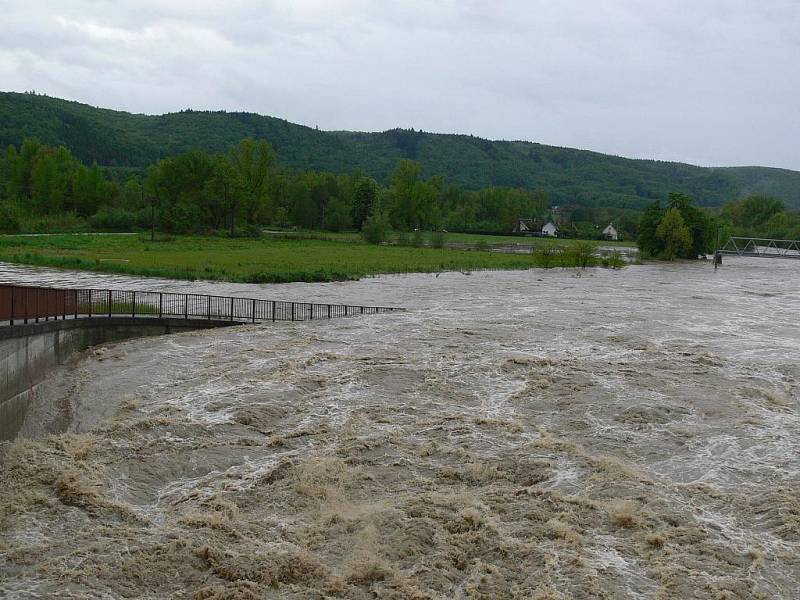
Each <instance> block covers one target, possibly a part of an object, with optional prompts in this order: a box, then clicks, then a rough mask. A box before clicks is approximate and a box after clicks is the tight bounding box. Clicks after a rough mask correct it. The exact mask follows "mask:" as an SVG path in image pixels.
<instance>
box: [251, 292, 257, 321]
mask: <svg viewBox="0 0 800 600" xmlns="http://www.w3.org/2000/svg"><path fill="white" fill-rule="evenodd" d="M251 312H252V313H253V314H252V315H251V316H252V317H253V323H255V322H256V299H255V298H253V310H252V311H251Z"/></svg>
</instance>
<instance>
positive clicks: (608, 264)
mask: <svg viewBox="0 0 800 600" xmlns="http://www.w3.org/2000/svg"><path fill="white" fill-rule="evenodd" d="M601 264H602V265H603V266H604V267H605V268H607V269H621V268H622V267H624V266H625V259H624V258H622V254H621V253H620V252H619V250H614V251H613V252H612V253H611V254H609V255H608V256H606V257H605V258H603V260H602V261H601Z"/></svg>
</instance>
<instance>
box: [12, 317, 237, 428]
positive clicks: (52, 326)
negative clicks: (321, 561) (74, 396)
mask: <svg viewBox="0 0 800 600" xmlns="http://www.w3.org/2000/svg"><path fill="white" fill-rule="evenodd" d="M233 324H234V323H231V322H228V321H206V320H200V319H197V320H193V319H189V320H186V319H168V318H165V319H158V318H146V319H143V318H138V319H134V318H130V317H111V318H108V317H98V318H87V319H71V320H66V321H46V322H39V323H29V324H27V325H14V326H10V325H9V326H2V327H0V441H6V440H12V439H14V438H15V437H16V435H17V433H18V432H19V430H20V428H21V427H22V424H23V422H24V420H25V414H26V412H27V409H28V407H29V406H30V404H31V402H32V400H33V399H34V398H35V395H36V387H37V384H39V383H40V382H41V381H43V380H44V378H45V377H46V376H47V373H48V372H49V371H50V370H51V369H53V368H54V367H56V366H58V365H60V364H62V363H64V362H65V361H66V360H67V359H69V358H70V357H71V356H73V355H74V354H76V353H78V352H81V351H83V350H86V349H87V348H89V347H91V346H95V345H98V344H105V343H108V342H115V341H120V340H125V339H129V338H133V337H141V336H150V335H162V334H165V333H172V332H178V331H190V330H195V329H207V328H210V327H224V326H228V325H233Z"/></svg>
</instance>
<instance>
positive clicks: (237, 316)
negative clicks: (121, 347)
mask: <svg viewBox="0 0 800 600" xmlns="http://www.w3.org/2000/svg"><path fill="white" fill-rule="evenodd" d="M400 310H403V309H401V308H392V307H387V306H360V305H351V304H320V303H312V302H290V301H284V300H260V299H257V298H236V297H230V296H210V295H206V294H176V293H172V292H146V291H123V290H102V289H69V288H44V287H32V286H18V285H11V284H0V322H5V321H8V322H9V323H10V324H12V325H13V324H14V323H15V322H17V321H22V322H23V323H28V322H29V321H35V322H39V321H40V320H50V319H68V318H74V319H78V318H81V317H102V316H105V317H119V316H128V317H134V318H137V317H141V318H148V317H149V318H164V317H172V318H176V317H177V318H182V319H206V320H209V321H212V320H213V321H232V322H238V323H256V322H263V321H311V320H316V319H333V318H337V317H350V316H355V315H374V314H381V313H390V312H395V311H400Z"/></svg>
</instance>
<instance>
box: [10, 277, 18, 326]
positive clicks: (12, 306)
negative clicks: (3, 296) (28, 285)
mask: <svg viewBox="0 0 800 600" xmlns="http://www.w3.org/2000/svg"><path fill="white" fill-rule="evenodd" d="M15 289H17V288H16V287H14V286H13V285H12V286H11V319H10V323H9V325H13V324H14V290H15Z"/></svg>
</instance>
